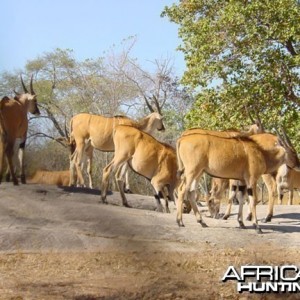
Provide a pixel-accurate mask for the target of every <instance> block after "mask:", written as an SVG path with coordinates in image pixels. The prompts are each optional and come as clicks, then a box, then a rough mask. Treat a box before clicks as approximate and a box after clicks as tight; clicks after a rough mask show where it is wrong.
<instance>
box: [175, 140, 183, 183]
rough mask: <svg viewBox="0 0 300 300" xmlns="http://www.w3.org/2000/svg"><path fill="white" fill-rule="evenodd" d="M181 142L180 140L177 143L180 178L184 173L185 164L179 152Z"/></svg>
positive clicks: (178, 174) (178, 176)
mask: <svg viewBox="0 0 300 300" xmlns="http://www.w3.org/2000/svg"><path fill="white" fill-rule="evenodd" d="M179 144H180V141H178V142H177V143H176V155H177V163H178V170H177V178H178V179H180V178H181V175H182V174H183V173H184V166H183V163H182V160H181V157H180V154H179Z"/></svg>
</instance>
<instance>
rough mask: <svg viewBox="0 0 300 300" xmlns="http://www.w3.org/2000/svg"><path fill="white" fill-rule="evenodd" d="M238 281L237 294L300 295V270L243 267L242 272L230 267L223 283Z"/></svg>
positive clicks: (278, 267)
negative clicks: (299, 293)
mask: <svg viewBox="0 0 300 300" xmlns="http://www.w3.org/2000/svg"><path fill="white" fill-rule="evenodd" d="M229 280H235V281H237V292H239V293H243V292H250V293H298V292H300V269H299V268H298V267H296V266H294V265H286V266H241V267H240V272H238V271H237V270H236V268H235V267H233V266H230V267H228V269H227V270H226V272H225V274H224V276H223V278H222V282H227V281H229Z"/></svg>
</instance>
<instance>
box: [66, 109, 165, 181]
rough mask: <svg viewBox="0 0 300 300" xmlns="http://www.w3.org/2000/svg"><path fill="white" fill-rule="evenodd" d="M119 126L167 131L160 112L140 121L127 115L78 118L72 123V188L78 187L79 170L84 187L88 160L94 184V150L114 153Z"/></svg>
mask: <svg viewBox="0 0 300 300" xmlns="http://www.w3.org/2000/svg"><path fill="white" fill-rule="evenodd" d="M118 125H131V126H134V127H136V128H138V129H140V130H142V131H144V132H147V133H149V134H151V133H153V132H154V131H155V130H158V131H164V130H165V127H164V123H163V117H162V115H161V114H160V113H158V112H152V113H151V114H149V115H148V116H146V117H144V118H142V119H141V120H139V121H135V120H132V119H131V118H128V117H125V116H115V117H104V116H100V115H92V114H87V113H81V114H78V115H76V116H74V117H73V118H72V119H71V122H70V131H71V134H70V143H71V144H73V145H75V151H74V153H73V154H72V156H71V163H70V173H71V178H70V185H75V181H76V176H75V170H76V173H77V176H78V181H79V183H80V185H82V186H83V185H84V178H83V175H82V166H83V162H84V160H85V159H87V160H88V166H89V178H90V181H91V175H90V172H91V162H92V156H93V149H94V148H95V149H97V150H100V151H105V152H113V151H114V142H113V131H114V129H115V128H116V126H118ZM89 185H90V186H92V183H91V182H90V183H89Z"/></svg>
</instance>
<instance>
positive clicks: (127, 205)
mask: <svg viewBox="0 0 300 300" xmlns="http://www.w3.org/2000/svg"><path fill="white" fill-rule="evenodd" d="M123 206H125V207H129V208H131V206H130V205H129V204H128V203H127V202H124V203H123Z"/></svg>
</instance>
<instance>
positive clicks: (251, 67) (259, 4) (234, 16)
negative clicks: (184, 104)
mask: <svg viewBox="0 0 300 300" xmlns="http://www.w3.org/2000/svg"><path fill="white" fill-rule="evenodd" d="M162 16H167V17H169V19H170V20H171V21H172V22H175V23H176V24H178V25H179V36H180V38H181V39H182V44H181V45H180V46H179V49H180V50H181V51H183V53H184V55H185V61H186V65H187V70H186V72H185V74H184V76H183V79H182V82H183V83H184V84H186V85H188V86H191V87H193V88H197V91H198V93H197V96H196V102H195V105H194V107H193V109H192V110H191V111H190V113H189V114H188V115H187V123H188V126H195V125H196V126H197V125H198V126H202V127H209V128H223V129H224V128H226V127H227V128H228V127H240V126H243V125H245V124H249V120H248V119H247V114H246V113H245V112H246V110H245V107H247V108H249V109H250V111H252V112H255V111H256V113H259V115H260V118H261V119H262V121H263V122H264V124H265V126H266V127H269V128H272V127H273V126H277V125H278V124H283V125H285V126H286V127H287V128H289V131H290V133H293V135H295V134H298V132H299V129H300V122H299V121H300V118H299V109H300V98H299V96H300V95H299V83H300V78H299V71H300V68H299V67H300V56H299V52H300V22H299V20H300V4H299V1H296V0H236V1H227V0H214V1H207V0H182V1H180V2H179V3H178V4H173V5H172V6H169V7H165V9H164V11H163V13H162Z"/></svg>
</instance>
